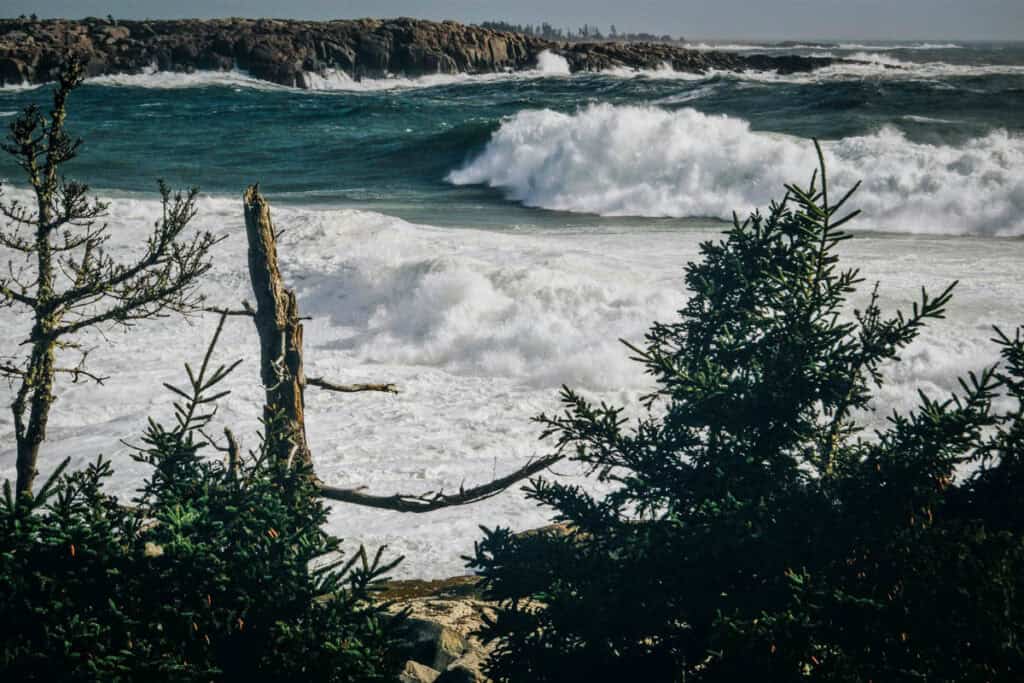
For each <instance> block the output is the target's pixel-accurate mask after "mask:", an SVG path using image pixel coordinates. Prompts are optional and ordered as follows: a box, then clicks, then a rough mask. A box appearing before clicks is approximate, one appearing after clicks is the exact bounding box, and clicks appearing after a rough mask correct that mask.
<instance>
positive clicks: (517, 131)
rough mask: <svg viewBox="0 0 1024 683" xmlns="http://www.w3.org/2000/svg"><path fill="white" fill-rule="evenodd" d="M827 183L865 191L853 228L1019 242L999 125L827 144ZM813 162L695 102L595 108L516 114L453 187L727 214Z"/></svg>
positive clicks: (573, 202)
mask: <svg viewBox="0 0 1024 683" xmlns="http://www.w3.org/2000/svg"><path fill="white" fill-rule="evenodd" d="M825 155H826V161H827V163H828V166H829V172H830V176H831V178H832V182H833V185H834V186H836V187H840V188H848V187H850V186H852V185H853V184H854V183H855V182H858V181H863V183H864V185H863V188H862V189H861V191H860V193H859V194H858V195H857V202H858V205H859V206H860V207H861V208H862V209H863V210H864V213H865V217H864V219H863V220H861V221H859V222H858V227H860V228H874V229H880V230H899V231H906V232H920V233H947V234H950V233H951V234H979V235H994V236H1008V235H1022V234H1024V175H1022V174H1021V173H1020V172H1019V169H1020V168H1022V167H1024V138H1022V137H1020V136H1017V135H1011V134H1009V133H1007V132H1005V131H995V132H992V133H990V134H989V135H987V136H985V137H983V138H976V139H971V140H968V141H967V142H965V143H963V144H961V145H959V146H949V145H942V146H940V145H929V144H923V143H916V142H912V141H910V140H908V139H907V137H906V136H905V135H904V134H903V133H901V132H900V131H898V130H896V129H894V128H889V127H886V128H883V129H882V130H880V131H879V132H877V133H874V134H871V135H864V136H855V137H849V138H843V139H842V140H837V141H832V142H827V143H826V144H825ZM813 166H814V149H813V146H812V145H811V143H810V141H809V140H804V139H800V138H797V137H794V136H788V135H781V134H774V133H764V132H758V131H754V130H752V129H751V127H750V124H749V123H748V122H746V121H744V120H742V119H739V118H735V117H728V116H710V115H707V114H703V113H701V112H699V111H697V110H695V109H692V108H685V109H679V110H676V111H670V110H667V109H661V108H656V107H636V106H613V105H609V104H596V105H591V106H589V107H587V108H585V109H581V110H580V111H578V112H576V113H575V114H564V113H560V112H555V111H551V110H534V111H523V112H520V113H519V114H517V115H515V116H514V117H511V118H510V119H508V120H506V121H505V122H504V123H502V125H501V127H500V128H499V129H498V130H497V131H496V132H495V133H494V136H493V137H492V139H491V141H490V142H489V143H488V145H487V147H486V148H485V149H484V150H483V152H482V153H481V154H480V155H479V156H477V157H476V158H475V159H473V160H472V161H471V162H469V163H468V164H467V165H466V166H464V167H463V168H460V169H458V170H456V171H453V172H452V173H451V174H449V176H448V180H449V181H450V182H452V183H454V184H457V185H467V184H487V185H490V186H492V187H497V188H501V189H502V190H504V191H505V192H506V194H507V195H508V197H509V198H511V199H514V200H516V201H520V202H523V203H524V204H526V205H528V206H534V207H542V208H546V209H555V210H560V211H575V212H582V213H595V214H600V215H604V216H649V217H656V216H674V217H702V216H710V217H717V218H722V219H728V218H729V217H730V216H731V215H732V212H733V211H739V212H740V213H745V212H747V211H750V210H752V209H754V208H756V207H759V206H764V205H765V204H766V203H767V202H768V201H769V200H770V199H771V198H772V197H773V196H774V195H775V193H776V192H777V189H778V188H779V187H782V186H783V184H785V183H787V182H789V181H790V180H791V179H793V178H799V177H801V176H802V175H804V174H805V173H806V169H808V168H813Z"/></svg>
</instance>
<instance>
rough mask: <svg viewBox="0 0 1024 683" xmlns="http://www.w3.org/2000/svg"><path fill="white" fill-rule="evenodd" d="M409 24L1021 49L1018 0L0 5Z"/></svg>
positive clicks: (1021, 1)
mask: <svg viewBox="0 0 1024 683" xmlns="http://www.w3.org/2000/svg"><path fill="white" fill-rule="evenodd" d="M33 12H35V13H37V14H39V15H40V16H44V17H54V16H62V17H73V18H77V17H83V16H90V15H92V16H106V15H107V14H113V15H114V16H115V17H120V18H125V19H142V18H147V17H149V18H175V17H223V16H247V17H256V16H274V17H290V18H304V19H342V18H353V17H366V16H374V17H391V16H414V17H422V18H426V19H457V20H460V21H470V22H478V21H483V20H486V19H505V20H509V21H512V22H516V23H524V22H530V23H537V22H540V21H548V22H550V23H552V24H555V25H556V26H572V27H577V26H580V25H582V24H583V23H589V24H597V25H598V26H600V27H601V28H602V30H604V31H607V30H608V26H609V25H610V24H615V25H616V27H617V28H618V29H619V30H620V31H651V32H654V33H659V34H661V33H671V34H673V35H684V36H687V37H693V38H707V37H712V38H777V39H783V38H794V39H801V38H875V39H886V38H888V39H900V38H902V39H914V38H916V39H943V38H949V39H956V38H959V39H965V40H966V39H982V40H984V39H989V40H1024V0H760V1H758V0H628V1H624V0H561V1H554V0H500V1H499V0H172V1H171V2H168V1H167V0H3V1H2V2H0V15H2V16H17V15H19V14H23V13H24V14H31V13H33Z"/></svg>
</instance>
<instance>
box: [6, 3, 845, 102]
mask: <svg viewBox="0 0 1024 683" xmlns="http://www.w3.org/2000/svg"><path fill="white" fill-rule="evenodd" d="M545 51H548V52H551V53H554V54H557V55H560V56H561V57H563V58H564V59H565V60H566V62H567V64H568V67H569V70H570V71H573V72H576V71H603V70H607V69H613V68H627V69H659V68H665V67H666V66H669V67H671V68H672V69H675V70H676V71H684V72H691V73H704V72H707V71H709V70H712V69H718V70H727V71H747V70H757V71H778V72H780V73H795V72H806V71H812V70H814V69H818V68H821V67H824V66H828V65H830V64H833V63H835V62H837V61H842V60H837V59H832V58H825V57H822V58H817V57H801V56H795V55H785V56H766V55H737V54H731V53H727V52H714V51H704V50H693V49H688V48H686V47H683V46H681V45H678V44H669V43H658V42H621V41H605V42H602V41H593V42H586V41H579V40H576V41H557V40H550V39H547V38H541V37H538V36H531V35H526V34H523V33H516V32H509V31H500V30H495V29H493V28H486V27H482V26H473V25H467V24H460V23H457V22H452V21H445V22H434V21H425V20H420V19H409V18H399V19H358V20H338V21H296V20H281V19H209V20H200V19H182V20H167V21H164V20H156V21H119V20H116V19H113V18H107V19H98V18H87V19H82V20H64V19H48V20H36V19H31V18H18V19H0V85H8V86H9V85H21V84H26V83H27V84H34V83H42V82H46V81H50V80H53V79H54V78H55V76H56V73H57V70H58V67H59V64H60V63H61V61H62V59H63V58H64V56H65V55H66V54H67V53H68V52H71V53H74V54H76V55H78V56H79V57H80V58H81V59H82V60H83V61H84V63H85V64H86V69H87V72H88V74H89V75H90V76H100V75H105V74H122V73H125V74H131V73H145V72H147V71H153V70H159V71H178V72H191V71H197V70H214V71H225V70H231V69H239V70H243V71H246V72H248V73H249V74H250V75H251V76H253V77H255V78H258V79H261V80H265V81H270V82H273V83H277V84H280V85H285V86H291V87H296V88H308V87H309V85H310V78H309V76H310V74H317V73H320V74H322V73H325V72H328V71H335V72H337V71H340V72H344V73H345V74H347V75H348V76H350V77H352V78H354V79H362V78H383V77H387V76H391V75H400V76H407V77H416V76H425V75H429V74H438V73H442V74H454V73H469V74H476V73H494V72H502V71H521V70H527V69H533V68H536V66H537V63H538V56H539V55H540V54H541V53H543V52H545Z"/></svg>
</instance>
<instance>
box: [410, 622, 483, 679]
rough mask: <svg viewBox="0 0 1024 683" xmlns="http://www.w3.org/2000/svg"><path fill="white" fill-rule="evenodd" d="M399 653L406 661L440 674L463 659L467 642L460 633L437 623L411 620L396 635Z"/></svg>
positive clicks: (467, 646)
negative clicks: (399, 641)
mask: <svg viewBox="0 0 1024 683" xmlns="http://www.w3.org/2000/svg"><path fill="white" fill-rule="evenodd" d="M399 638H400V640H401V642H402V647H401V648H400V651H401V652H402V655H403V656H404V657H406V658H407V659H410V660H412V661H414V662H419V663H420V664H424V665H426V666H429V667H430V668H432V669H436V670H438V671H443V670H444V669H446V668H447V667H448V665H449V664H451V663H452V662H454V661H455V660H457V659H458V658H459V657H461V656H462V655H464V654H465V653H466V651H467V650H468V649H469V641H467V640H466V638H465V637H464V636H462V635H461V634H460V633H458V632H456V631H454V630H452V629H450V628H448V627H447V626H445V625H443V624H439V623H437V622H436V621H429V620H427V619H421V618H417V617H410V618H409V619H407V620H406V622H405V623H404V624H403V625H402V629H401V631H400V634H399Z"/></svg>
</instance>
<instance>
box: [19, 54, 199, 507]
mask: <svg viewBox="0 0 1024 683" xmlns="http://www.w3.org/2000/svg"><path fill="white" fill-rule="evenodd" d="M81 81H82V68H81V65H80V63H78V62H77V61H75V60H71V61H69V62H68V64H67V65H66V66H65V67H64V69H63V71H62V73H61V76H60V80H59V82H58V84H57V88H56V90H55V91H54V94H53V109H52V110H51V112H50V115H49V117H47V116H46V115H44V114H43V113H42V111H41V110H40V109H39V108H38V107H36V106H34V105H33V106H30V107H27V108H26V109H25V110H24V112H23V113H22V114H21V115H20V116H19V117H18V118H17V119H15V120H14V122H13V123H12V124H11V126H10V133H9V134H8V136H7V142H6V143H5V144H3V146H2V147H3V149H4V150H5V151H6V152H8V153H9V154H11V155H12V156H13V157H14V158H15V159H16V160H17V162H18V165H19V166H20V167H21V168H22V170H23V171H24V172H25V175H26V178H27V180H28V184H29V186H30V187H31V190H32V193H33V194H34V201H33V202H30V203H28V204H23V203H21V202H19V201H18V200H17V199H13V200H6V199H4V198H3V197H2V196H0V221H2V222H0V248H3V249H5V250H6V251H8V252H9V258H8V260H7V264H6V273H5V274H4V275H2V276H0V306H19V307H21V308H22V309H24V310H25V311H26V312H27V314H28V315H29V316H30V317H31V322H32V325H31V331H30V332H29V335H28V338H27V339H25V341H24V342H23V346H25V347H27V349H28V351H27V352H26V354H25V356H24V357H21V358H18V357H13V356H12V357H7V359H5V360H3V361H2V362H0V376H4V377H6V378H7V379H8V381H10V382H11V383H12V387H16V390H15V396H14V402H13V403H12V405H11V411H12V413H13V414H14V432H15V438H16V440H17V450H18V455H17V473H18V481H17V491H18V493H19V495H23V496H31V495H32V484H33V480H34V479H35V476H36V463H37V460H38V457H39V448H40V444H41V443H42V442H43V441H44V440H45V438H46V425H47V421H48V419H49V416H50V408H51V406H52V404H53V401H54V398H55V396H54V391H55V390H54V378H55V376H56V375H57V374H59V373H67V374H69V375H70V376H71V377H72V379H74V380H75V381H78V380H80V379H90V380H94V381H99V382H102V380H103V378H102V377H99V376H97V375H94V374H92V373H90V372H89V371H88V370H87V369H86V367H85V360H86V356H87V351H86V350H85V349H84V348H83V347H82V346H81V344H80V342H79V341H77V339H78V333H80V332H82V331H83V330H86V329H88V328H101V329H102V328H103V327H107V326H124V327H129V326H131V325H132V324H133V323H134V322H135V321H138V320H145V319H149V318H155V317H158V316H161V315H163V314H165V313H166V312H187V311H190V310H193V309H195V308H196V307H197V306H198V305H199V304H200V303H201V300H202V297H201V296H199V295H198V294H196V292H195V285H196V284H197V283H198V281H199V279H200V278H201V277H202V276H203V275H204V274H205V273H206V272H207V271H208V270H209V268H210V261H209V258H208V254H209V251H210V249H211V248H212V247H213V245H214V244H216V242H217V240H216V239H215V238H214V237H213V236H212V235H210V234H209V233H200V234H198V235H196V236H194V237H191V238H185V237H184V232H185V229H186V227H187V226H188V224H189V221H190V220H191V219H192V218H193V217H194V216H195V212H196V195H197V192H198V191H197V190H195V189H192V190H190V191H189V192H188V193H186V194H185V195H182V194H175V193H172V192H171V190H170V189H168V187H167V186H166V185H165V184H164V183H163V182H162V181H161V182H160V183H159V187H160V196H161V201H162V206H163V212H162V216H161V217H160V219H159V220H157V221H156V223H155V226H154V229H153V231H152V233H151V234H150V236H149V237H148V239H147V240H146V242H145V245H144V248H143V252H142V254H141V255H140V256H139V257H138V258H137V259H136V260H135V261H134V262H130V263H120V262H118V261H116V260H115V259H114V258H113V257H112V256H110V255H109V254H108V252H107V250H106V248H105V245H106V242H107V240H108V238H109V233H108V230H107V225H106V224H105V223H102V222H101V219H103V218H104V217H105V216H106V213H107V205H106V204H104V203H103V202H100V201H99V200H96V199H94V198H89V197H88V191H89V188H88V187H87V186H86V185H84V184H81V183H78V182H75V181H72V180H67V179H65V178H64V177H63V176H62V175H60V173H59V171H60V168H61V166H62V165H63V164H65V163H66V162H68V161H70V160H71V159H74V158H75V157H76V156H77V154H78V151H79V148H80V146H81V144H82V141H81V140H79V139H75V138H72V137H71V136H70V135H69V134H68V132H67V131H66V130H65V125H64V124H65V119H66V116H67V100H68V96H69V95H70V93H71V91H72V90H74V88H75V87H76V86H77V85H78V84H79V83H81ZM69 350H70V351H76V352H77V353H78V354H79V362H78V363H77V364H75V365H73V366H72V367H61V366H60V365H58V352H61V351H69Z"/></svg>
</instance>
